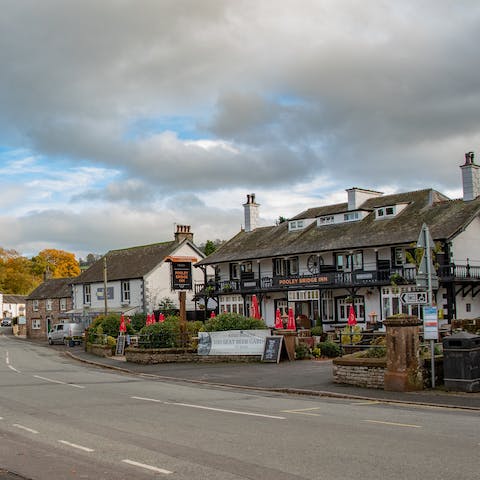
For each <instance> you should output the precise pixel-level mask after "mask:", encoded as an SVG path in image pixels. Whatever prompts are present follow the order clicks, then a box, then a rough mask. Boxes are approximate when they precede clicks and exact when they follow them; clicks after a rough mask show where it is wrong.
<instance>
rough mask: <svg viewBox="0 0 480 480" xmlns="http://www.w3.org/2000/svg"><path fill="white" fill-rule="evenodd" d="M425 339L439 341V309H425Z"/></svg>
mask: <svg viewBox="0 0 480 480" xmlns="http://www.w3.org/2000/svg"><path fill="white" fill-rule="evenodd" d="M423 338H424V339H425V340H438V313H437V307H423Z"/></svg>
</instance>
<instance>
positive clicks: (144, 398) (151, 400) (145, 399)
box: [130, 397, 164, 403]
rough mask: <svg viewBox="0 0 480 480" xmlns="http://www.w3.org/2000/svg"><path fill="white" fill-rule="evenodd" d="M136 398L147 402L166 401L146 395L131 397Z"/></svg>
mask: <svg viewBox="0 0 480 480" xmlns="http://www.w3.org/2000/svg"><path fill="white" fill-rule="evenodd" d="M130 398H133V399H135V400H144V401H145V402H155V403H164V402H162V401H161V400H157V399H156V398H146V397H130Z"/></svg>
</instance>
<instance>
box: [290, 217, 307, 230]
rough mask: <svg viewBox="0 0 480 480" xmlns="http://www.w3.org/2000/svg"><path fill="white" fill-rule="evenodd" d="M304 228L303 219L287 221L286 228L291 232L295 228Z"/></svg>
mask: <svg viewBox="0 0 480 480" xmlns="http://www.w3.org/2000/svg"><path fill="white" fill-rule="evenodd" d="M304 228H305V222H304V221H303V220H291V221H290V222H288V230H289V231H291V232H293V231H295V230H303V229H304Z"/></svg>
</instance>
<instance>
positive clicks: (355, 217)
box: [343, 212, 360, 222]
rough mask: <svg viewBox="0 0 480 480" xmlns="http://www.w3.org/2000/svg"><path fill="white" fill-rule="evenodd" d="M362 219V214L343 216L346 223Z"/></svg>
mask: <svg viewBox="0 0 480 480" xmlns="http://www.w3.org/2000/svg"><path fill="white" fill-rule="evenodd" d="M359 219H360V214H359V213H358V212H348V213H344V214H343V221H344V222H355V221H357V220H359Z"/></svg>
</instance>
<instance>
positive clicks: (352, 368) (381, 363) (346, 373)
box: [333, 355, 386, 389]
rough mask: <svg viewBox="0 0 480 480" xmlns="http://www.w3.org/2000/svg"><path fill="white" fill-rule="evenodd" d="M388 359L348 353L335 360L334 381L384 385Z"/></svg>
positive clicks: (372, 385)
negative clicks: (363, 356) (359, 356)
mask: <svg viewBox="0 0 480 480" xmlns="http://www.w3.org/2000/svg"><path fill="white" fill-rule="evenodd" d="M385 368H386V359H383V358H356V357H355V356H353V355H346V356H344V357H341V358H335V359H334V360H333V381H334V383H344V384H347V385H355V386H357V387H366V388H380V389H383V387H384V376H385Z"/></svg>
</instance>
